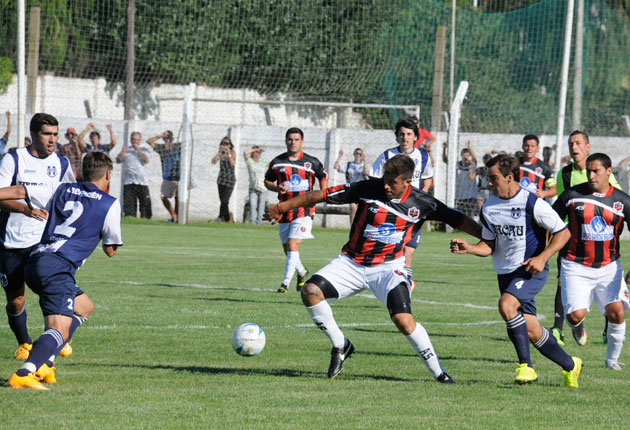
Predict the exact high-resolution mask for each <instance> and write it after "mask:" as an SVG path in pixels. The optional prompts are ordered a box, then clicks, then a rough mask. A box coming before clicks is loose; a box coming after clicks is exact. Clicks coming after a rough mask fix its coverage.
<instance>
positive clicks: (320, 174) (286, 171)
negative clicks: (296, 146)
mask: <svg viewBox="0 0 630 430" xmlns="http://www.w3.org/2000/svg"><path fill="white" fill-rule="evenodd" d="M315 178H317V179H318V180H319V181H320V183H321V181H322V180H323V179H328V172H327V171H326V169H325V168H324V165H323V164H322V163H321V162H320V161H319V160H318V159H317V158H315V157H313V156H311V155H308V154H305V153H303V152H300V154H299V155H298V156H297V157H289V155H288V154H287V153H286V152H285V153H284V154H280V155H278V156H277V157H276V158H274V159H273V160H271V163H269V168H268V169H267V172H266V173H265V179H266V180H268V181H270V182H275V183H277V184H278V185H284V186H285V187H286V188H287V192H286V193H284V194H279V195H278V198H279V199H280V201H281V202H283V201H285V200H288V199H291V198H293V197H296V196H299V195H300V194H305V193H307V192H309V191H312V190H313V185H315ZM314 214H315V206H308V207H306V208H298V209H294V210H292V211H290V212H287V213H285V214H283V215H282V219H281V220H280V222H281V223H286V222H291V221H293V220H294V219H296V218H302V217H305V216H310V217H312V216H313V215H314Z"/></svg>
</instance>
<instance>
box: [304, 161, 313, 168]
mask: <svg viewBox="0 0 630 430" xmlns="http://www.w3.org/2000/svg"><path fill="white" fill-rule="evenodd" d="M311 166H313V165H312V164H311V163H309V162H308V161H307V162H306V163H304V168H305V169H310V168H311Z"/></svg>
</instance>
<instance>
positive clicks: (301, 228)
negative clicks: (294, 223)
mask: <svg viewBox="0 0 630 430" xmlns="http://www.w3.org/2000/svg"><path fill="white" fill-rule="evenodd" d="M300 231H301V232H302V233H304V232H305V231H306V227H304V226H303V225H302V226H300Z"/></svg>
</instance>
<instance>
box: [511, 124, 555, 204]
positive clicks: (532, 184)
mask: <svg viewBox="0 0 630 430" xmlns="http://www.w3.org/2000/svg"><path fill="white" fill-rule="evenodd" d="M539 142H540V141H539V140H538V136H536V135H535V134H528V135H526V136H525V137H523V146H522V149H523V157H522V158H521V159H520V162H521V177H520V184H521V187H523V188H525V189H526V190H527V191H529V192H531V193H534V194H536V195H537V196H538V197H540V198H541V199H546V198H549V197H553V196H555V195H556V181H555V179H554V175H553V170H552V169H551V167H549V165H548V164H547V163H545V162H544V161H542V160H541V159H539V158H538V157H536V154H537V153H538V149H540V146H539Z"/></svg>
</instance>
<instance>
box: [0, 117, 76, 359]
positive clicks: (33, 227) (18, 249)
mask: <svg viewBox="0 0 630 430" xmlns="http://www.w3.org/2000/svg"><path fill="white" fill-rule="evenodd" d="M30 131H31V138H32V141H33V143H32V144H31V145H29V146H28V147H25V148H20V149H17V150H15V151H12V152H10V153H8V154H7V155H6V156H5V157H4V158H3V159H2V162H1V163H0V187H8V186H11V185H21V184H22V185H30V186H41V187H42V188H48V189H49V190H50V191H49V192H48V193H40V194H38V195H39V196H40V198H38V199H35V200H33V201H31V202H30V204H27V203H26V201H24V200H18V201H3V202H0V209H2V213H0V284H1V285H2V287H3V288H4V291H5V294H6V298H7V306H6V311H7V316H8V319H9V327H10V328H11V330H12V331H13V333H14V334H15V337H16V339H17V342H18V344H19V347H18V350H17V351H16V353H15V356H16V358H18V359H26V358H28V355H29V351H30V349H31V347H32V344H33V341H32V339H31V337H30V336H29V334H28V329H27V326H26V318H27V317H26V309H25V308H24V301H25V296H24V266H25V264H26V262H27V260H28V256H29V254H30V253H31V251H32V250H33V248H34V247H35V246H36V245H37V244H38V243H39V240H40V238H41V236H42V232H43V230H44V226H45V225H46V223H45V222H43V221H45V220H46V218H47V212H46V210H45V208H46V205H47V204H48V200H50V198H51V197H52V194H53V192H54V189H55V187H50V186H49V185H50V183H54V184H57V185H58V184H60V183H62V182H75V178H74V174H73V172H72V168H71V166H70V163H69V161H68V159H67V158H66V157H64V156H62V155H59V154H57V153H56V152H55V149H56V147H57V139H58V137H59V122H58V121H57V119H56V118H55V117H54V116H52V115H49V114H46V113H38V114H35V115H34V116H33V118H32V119H31V123H30Z"/></svg>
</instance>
